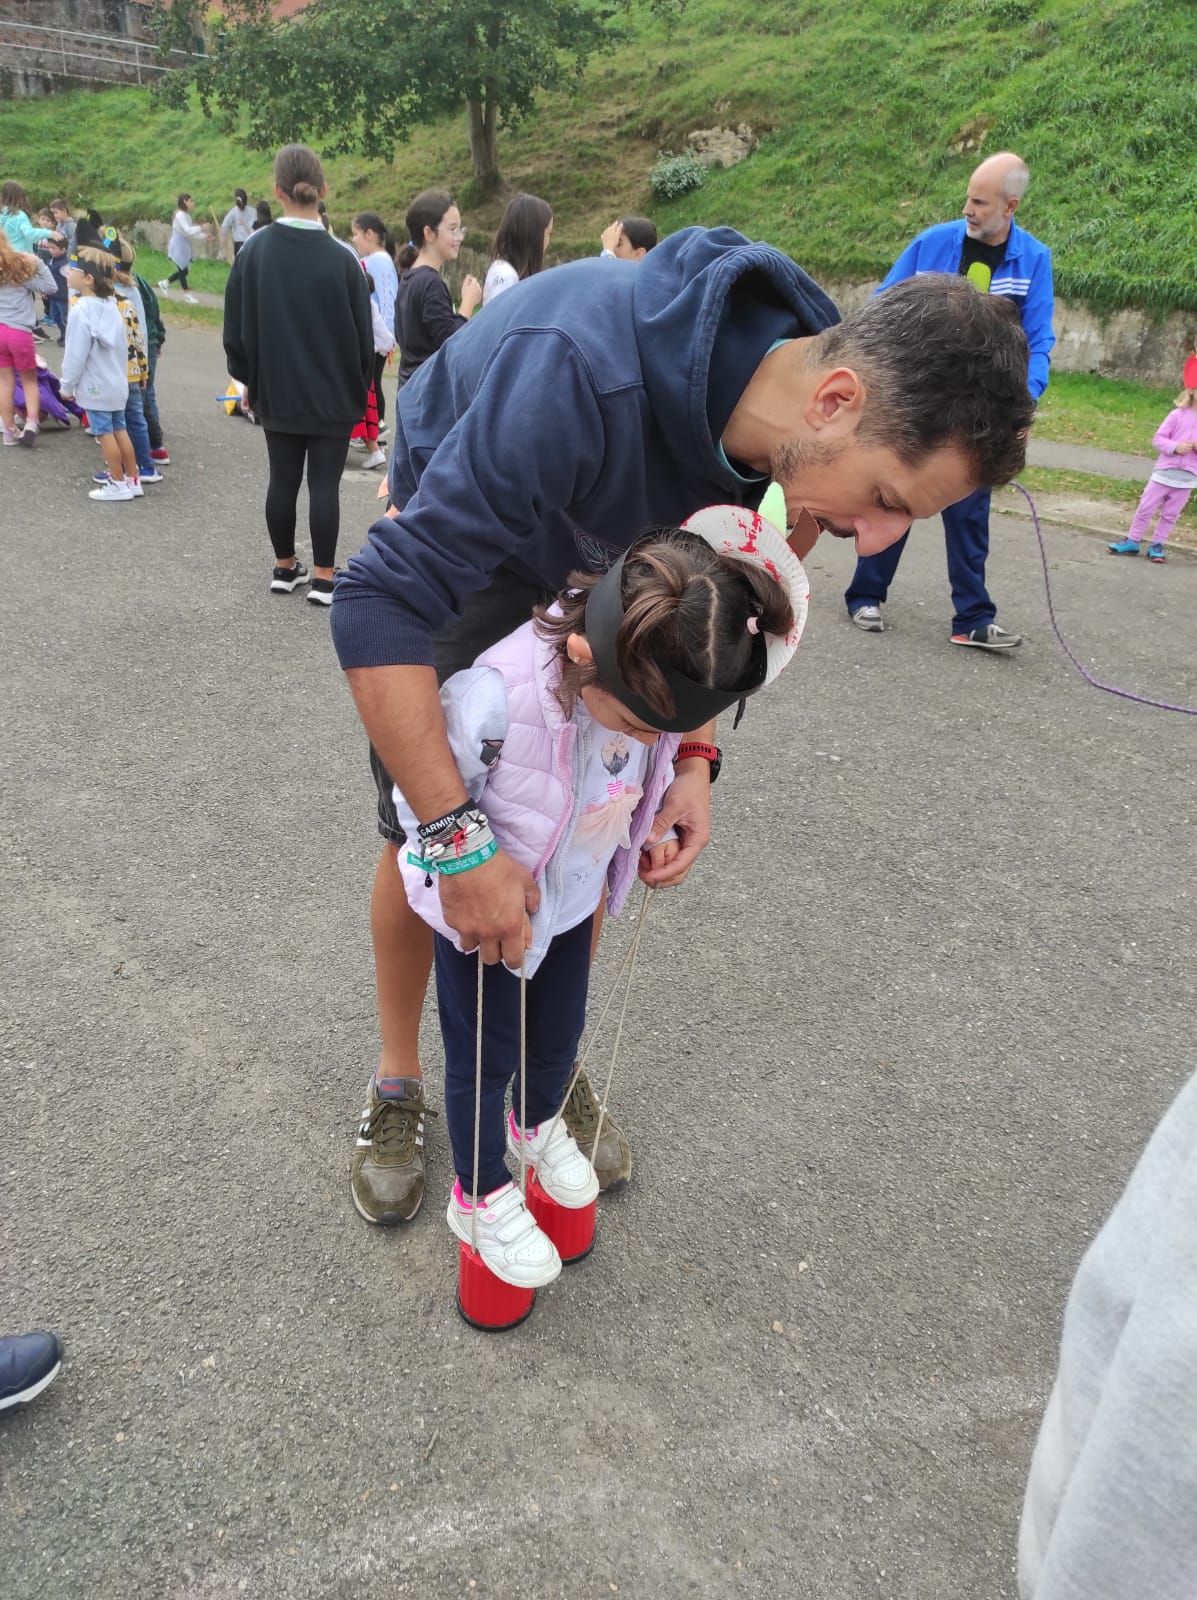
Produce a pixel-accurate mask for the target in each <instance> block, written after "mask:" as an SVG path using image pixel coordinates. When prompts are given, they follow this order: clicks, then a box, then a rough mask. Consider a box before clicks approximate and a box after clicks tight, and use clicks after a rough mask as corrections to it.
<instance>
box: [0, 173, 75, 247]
mask: <svg viewBox="0 0 1197 1600" xmlns="http://www.w3.org/2000/svg"><path fill="white" fill-rule="evenodd" d="M0 233H3V234H4V235H5V237H6V238H7V240H8V242H9V244H10V245H11V246H12V247H13V249H14V250H16V251H19V252H25V253H28V252H30V251H32V249H33V247H34V245H36V244H40V243H41V241H42V240H43V239H61V238H62V234H61V233H59V232H58V230H57V229H56V228H35V227H34V226H33V223H32V222H30V220H29V200H28V197H27V196H26V194H25V191H24V189H23V188H22V187H21V185H20V184H19V183H14V182H12V181H10V182H8V183H6V184H5V185H4V187H3V189H0Z"/></svg>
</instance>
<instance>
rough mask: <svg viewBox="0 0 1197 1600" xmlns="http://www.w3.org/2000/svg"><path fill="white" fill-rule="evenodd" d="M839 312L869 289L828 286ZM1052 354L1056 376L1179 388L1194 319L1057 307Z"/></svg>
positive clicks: (1192, 345) (1195, 331)
mask: <svg viewBox="0 0 1197 1600" xmlns="http://www.w3.org/2000/svg"><path fill="white" fill-rule="evenodd" d="M824 287H825V288H826V290H827V292H828V294H829V295H831V297H832V299H833V300H834V301H835V303H836V304H837V305H838V306H839V308H840V310H841V311H850V310H853V309H854V308H855V307H856V306H859V305H861V304H862V303H863V302H864V301H865V300H867V299H868V297H869V296H870V295H871V294H872V293H873V291H874V289H876V287H877V284H876V282H875V281H874V282H872V283H828V284H825V285H824ZM1055 328H1056V348H1055V349H1054V350H1053V351H1052V366H1053V367H1055V368H1057V369H1058V370H1059V371H1060V372H1095V373H1097V374H1098V375H1099V376H1100V377H1103V378H1134V379H1137V380H1138V381H1139V382H1140V383H1153V384H1158V385H1160V386H1161V387H1163V388H1167V387H1169V386H1170V385H1172V384H1178V383H1179V382H1180V373H1181V368H1182V367H1183V366H1184V363H1185V358H1186V357H1187V356H1189V355H1191V354H1192V352H1193V351H1194V349H1197V313H1194V312H1190V311H1173V312H1169V313H1168V314H1167V315H1166V316H1158V317H1156V316H1153V315H1152V314H1151V313H1150V312H1147V311H1110V312H1104V313H1102V312H1096V311H1090V310H1088V309H1087V307H1085V306H1078V305H1073V304H1071V303H1070V302H1069V301H1067V300H1057V301H1056V316H1055Z"/></svg>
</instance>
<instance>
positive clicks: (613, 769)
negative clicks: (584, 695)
mask: <svg viewBox="0 0 1197 1600" xmlns="http://www.w3.org/2000/svg"><path fill="white" fill-rule="evenodd" d="M600 757H601V760H602V763H603V767H604V769H605V770H606V773H607V784H606V793H605V794H603V795H601V796H594V794H593V791H592V794H591V798H590V799H589V800H588V801H587V803H586V804H585V805H584V806H583V807H582V814H581V816H580V817H579V819H578V828H577V832H576V834H575V835H574V842H575V847H576V848H577V850H578V851H579V853H581V852H582V851H588V852H589V853H590V854H591V856H592V857H593V859H594V860H595V861H596V862H598V861H603V860H609V859H610V856H611V852H612V850H616V849H621V848H622V849H625V850H626V849H627V848H628V847H629V846H630V844H631V842H632V836H631V825H632V816H633V814H634V812H635V810H636V807H637V806H638V805H639V804H640V799H641V796H642V795H643V794H644V790H643V788H642V787H641V785H640V784H639V783H625V781H624V779H623V777H622V776H621V774H622V773H623V772H624V770H625V769H626V768H627V766H628V763H629V761H631V759H632V748H631V745H630V743H629V740H628V737H627V735H626V734H624V733H611V734H608V736H607V738H606V739H604V741H603V744H602V748H601V751H600ZM633 770H634V772H635V774H636V776H637V777H639V776H641V775H642V773H643V770H644V763H643V761H638V762H636V763H634V766H633Z"/></svg>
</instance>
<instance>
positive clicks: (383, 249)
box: [350, 211, 399, 423]
mask: <svg viewBox="0 0 1197 1600" xmlns="http://www.w3.org/2000/svg"><path fill="white" fill-rule="evenodd" d="M350 238H351V239H352V240H353V248H354V249H355V250H356V251H357V253H358V255H359V256H360V257H361V258H362V266H363V267H365V269H366V271H367V272H368V273H369V274H370V279H371V282H372V283H373V285H374V287H373V289H371V291H370V298H371V300H373V302H374V307H375V310H376V311H377V312H378V315H379V316H380V317H381V318H382V320H383V322H385V323H386V325H387V327H388V328H390V329H391V330H392V332H393V331H394V327H395V295H396V292H397V291H398V288H399V274H398V273H397V272H396V271H395V259H394V248H395V247H394V242H393V240H392V239H391V236H390V234H389V233H388V231H387V226H386V223H385V222H383V220H382V218H381V217H380V216H379V215H378V213H377V211H359V212H358V214H357V216H356V217H354V219H353V228H352V230H351V232H350ZM386 364H387V358H386V356H385V355H383V354H381V353H380V354H378V355H376V356H375V358H374V391H375V396H376V398H377V401H378V420H379V422H380V423H382V422H384V421H385V420H386V414H387V410H386V401H385V400H384V398H383V393H382V374H383V370H384V368H385V367H386Z"/></svg>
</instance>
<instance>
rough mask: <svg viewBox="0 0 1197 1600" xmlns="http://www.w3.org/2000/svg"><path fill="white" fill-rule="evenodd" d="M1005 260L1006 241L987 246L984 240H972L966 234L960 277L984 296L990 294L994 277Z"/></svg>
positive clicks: (961, 255) (962, 250) (961, 253)
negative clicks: (990, 286)
mask: <svg viewBox="0 0 1197 1600" xmlns="http://www.w3.org/2000/svg"><path fill="white" fill-rule="evenodd" d="M1005 259H1006V240H1005V239H1003V240H1002V242H1001V244H986V243H985V241H984V239H970V238H969V236H968V234H967V233H966V234H965V236H964V245H963V248H962V249H961V251H960V276H961V277H962V278H967V279H968V281H969V282H970V283H971V284H972V285H973V287H974V288H976V289H980V291H981V293H982V294H988V293H989V285H990V284H991V283H992V282H993V275H994V273H995V272H996V271H997V269H998V268H999V267H1000V266H1001V264H1002V262H1003V261H1004V260H1005Z"/></svg>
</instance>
